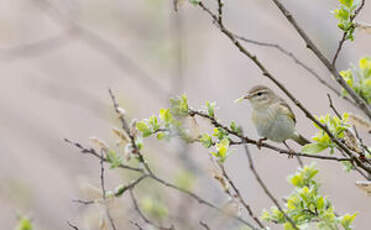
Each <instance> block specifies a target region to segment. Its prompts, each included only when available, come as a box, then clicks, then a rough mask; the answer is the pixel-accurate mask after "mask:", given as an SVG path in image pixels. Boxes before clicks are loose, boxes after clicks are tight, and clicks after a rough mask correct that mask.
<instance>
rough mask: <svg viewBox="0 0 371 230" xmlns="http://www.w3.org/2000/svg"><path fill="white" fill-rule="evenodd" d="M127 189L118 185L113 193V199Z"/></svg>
mask: <svg viewBox="0 0 371 230" xmlns="http://www.w3.org/2000/svg"><path fill="white" fill-rule="evenodd" d="M127 189H128V187H127V186H125V185H123V184H120V185H118V186H117V187H116V188H115V191H114V195H115V197H120V196H121V195H122V194H124V192H125V191H126V190H127Z"/></svg>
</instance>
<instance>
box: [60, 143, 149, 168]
mask: <svg viewBox="0 0 371 230" xmlns="http://www.w3.org/2000/svg"><path fill="white" fill-rule="evenodd" d="M64 141H65V142H67V143H69V144H72V145H74V146H75V147H77V148H78V149H79V150H80V152H81V153H84V154H90V155H92V156H95V157H97V158H99V159H102V157H101V155H99V154H98V153H97V152H96V151H95V149H93V148H90V149H88V148H85V147H84V146H82V145H81V144H80V143H77V142H74V141H71V140H69V139H67V138H65V139H64ZM103 161H104V162H108V160H107V158H106V157H105V158H104V159H103ZM118 167H120V168H123V169H129V170H131V171H135V172H143V169H140V168H134V167H131V166H128V165H124V164H120V165H119V166H118Z"/></svg>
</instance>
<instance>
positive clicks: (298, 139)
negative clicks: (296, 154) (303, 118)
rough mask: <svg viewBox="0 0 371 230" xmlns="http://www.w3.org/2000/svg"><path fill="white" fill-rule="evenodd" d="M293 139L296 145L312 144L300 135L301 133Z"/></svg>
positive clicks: (296, 134)
mask: <svg viewBox="0 0 371 230" xmlns="http://www.w3.org/2000/svg"><path fill="white" fill-rule="evenodd" d="M292 139H293V140H294V141H295V142H296V143H298V144H299V145H306V144H310V141H309V140H308V139H306V138H305V137H303V136H302V135H300V134H299V133H295V135H294V137H293V138H292Z"/></svg>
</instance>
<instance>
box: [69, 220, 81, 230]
mask: <svg viewBox="0 0 371 230" xmlns="http://www.w3.org/2000/svg"><path fill="white" fill-rule="evenodd" d="M67 224H68V226H69V227H70V228H73V229H74V230H80V229H79V228H78V227H77V226H76V225H73V224H71V223H70V222H69V221H67Z"/></svg>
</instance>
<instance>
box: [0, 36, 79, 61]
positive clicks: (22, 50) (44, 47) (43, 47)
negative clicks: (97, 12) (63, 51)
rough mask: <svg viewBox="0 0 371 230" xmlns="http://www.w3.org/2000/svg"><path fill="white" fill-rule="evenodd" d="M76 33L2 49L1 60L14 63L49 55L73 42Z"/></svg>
mask: <svg viewBox="0 0 371 230" xmlns="http://www.w3.org/2000/svg"><path fill="white" fill-rule="evenodd" d="M73 35H74V32H73V30H71V29H67V30H66V31H64V32H62V33H60V34H58V35H55V36H53V37H49V38H45V39H42V40H39V41H36V42H32V43H27V44H23V45H18V46H14V47H10V48H1V49H0V59H1V60H5V61H12V60H14V59H16V58H19V57H35V56H39V55H41V54H44V53H49V52H51V51H52V50H55V49H57V48H60V47H62V46H65V45H67V44H68V43H69V42H71V41H72V40H71V38H72V37H73Z"/></svg>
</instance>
